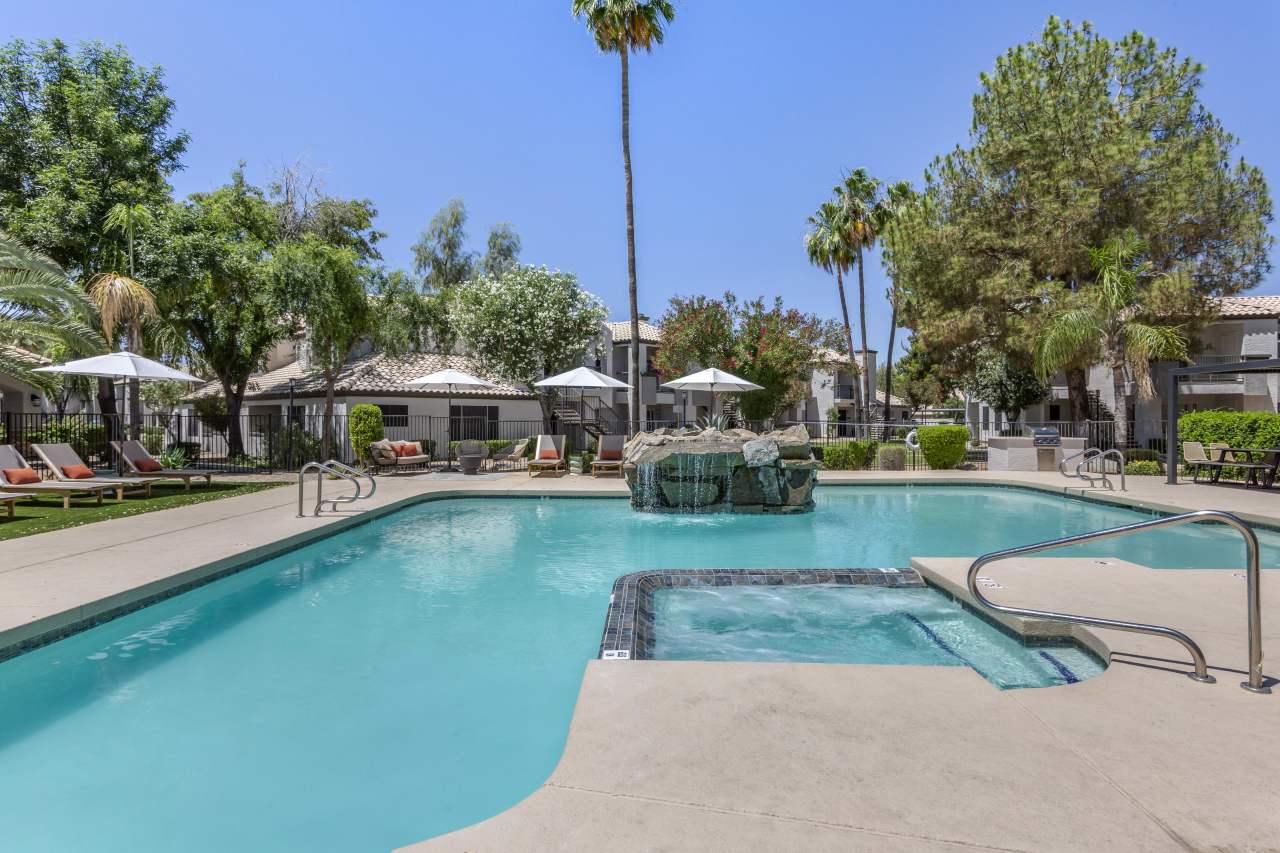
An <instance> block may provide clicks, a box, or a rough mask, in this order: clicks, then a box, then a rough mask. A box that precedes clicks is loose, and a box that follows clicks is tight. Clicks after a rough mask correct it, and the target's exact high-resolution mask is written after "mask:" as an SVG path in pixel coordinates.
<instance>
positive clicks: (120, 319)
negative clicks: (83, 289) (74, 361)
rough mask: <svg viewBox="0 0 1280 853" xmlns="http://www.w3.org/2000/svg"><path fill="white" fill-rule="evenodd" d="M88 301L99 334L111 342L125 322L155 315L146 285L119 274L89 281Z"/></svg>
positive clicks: (154, 305) (109, 273)
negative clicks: (93, 309) (99, 326)
mask: <svg viewBox="0 0 1280 853" xmlns="http://www.w3.org/2000/svg"><path fill="white" fill-rule="evenodd" d="M87 289H88V293H89V298H90V299H91V300H93V304H94V305H95V306H96V307H97V309H98V316H99V317H100V318H101V322H102V334H103V335H104V336H105V337H106V338H107V339H108V340H111V339H112V338H114V337H115V331H116V328H117V327H119V326H120V325H122V324H124V323H141V322H142V321H144V320H146V319H148V318H150V317H153V316H155V314H156V298H155V296H154V295H152V293H151V291H150V290H148V289H147V287H146V285H143V284H142V283H140V282H138V281H135V280H134V279H131V278H129V277H128V276H127V275H120V273H117V272H104V273H99V274H98V275H96V276H94V277H93V279H92V280H91V281H90V282H89V287H88V288H87Z"/></svg>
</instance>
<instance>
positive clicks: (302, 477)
mask: <svg viewBox="0 0 1280 853" xmlns="http://www.w3.org/2000/svg"><path fill="white" fill-rule="evenodd" d="M308 471H315V472H316V508H315V510H314V511H312V513H311V514H312V516H318V515H319V514H320V510H321V508H322V507H323V506H324V504H325V503H326V502H327V503H330V504H333V505H334V508H335V509H336V508H337V505H338V504H340V503H351V502H352V501H354V500H356V496H357V495H359V494H360V481H359V480H357V479H356V478H355V477H352V476H351V475H350V474H348V473H346V472H345V471H339V470H338V469H336V468H332V467H330V466H329V465H328V464H327V463H325V462H308V463H307V464H306V465H303V466H302V469H301V470H300V471H298V518H302V517H303V516H304V515H305V513H303V511H302V498H303V491H304V488H305V485H306V478H307V472H308ZM325 474H332V475H333V476H335V477H341V478H342V479H344V480H346V481H347V482H349V483H351V485H353V486H355V487H356V494H355V495H338V496H337V497H336V498H328V499H327V501H326V499H325V497H324V475H325Z"/></svg>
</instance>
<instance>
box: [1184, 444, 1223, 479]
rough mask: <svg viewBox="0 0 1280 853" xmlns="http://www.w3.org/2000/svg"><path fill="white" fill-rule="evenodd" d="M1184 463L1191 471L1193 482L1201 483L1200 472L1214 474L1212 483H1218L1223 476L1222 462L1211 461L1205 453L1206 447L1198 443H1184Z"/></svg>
mask: <svg viewBox="0 0 1280 853" xmlns="http://www.w3.org/2000/svg"><path fill="white" fill-rule="evenodd" d="M1182 461H1183V462H1184V463H1185V464H1186V466H1187V467H1188V468H1190V469H1191V482H1193V483H1198V482H1200V472H1201V471H1202V470H1204V469H1208V470H1210V471H1212V472H1213V480H1212V482H1215V483H1216V482H1218V478H1219V477H1221V476H1222V462H1221V461H1220V460H1214V459H1210V458H1209V457H1208V455H1207V454H1205V452H1204V445H1203V444H1201V443H1200V442H1198V441H1184V442H1182Z"/></svg>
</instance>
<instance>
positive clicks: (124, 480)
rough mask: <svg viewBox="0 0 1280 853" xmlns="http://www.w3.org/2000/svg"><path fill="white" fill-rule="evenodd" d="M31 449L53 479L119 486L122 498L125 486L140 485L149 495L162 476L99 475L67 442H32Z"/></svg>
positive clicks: (65, 481) (149, 495)
mask: <svg viewBox="0 0 1280 853" xmlns="http://www.w3.org/2000/svg"><path fill="white" fill-rule="evenodd" d="M31 449H32V450H34V451H35V452H36V455H37V456H39V457H40V458H41V459H43V460H44V464H45V465H46V466H48V468H49V472H50V473H51V474H53V476H54V479H56V480H59V481H61V482H64V483H76V484H80V483H102V484H105V485H109V486H119V487H120V488H119V489H118V490H117V493H118V494H119V496H120V499H121V500H124V487H125V486H141V487H142V491H143V494H145V495H146V496H147V497H151V487H152V486H153V485H155V484H156V483H158V482H160V481H161V480H162V479H164V478H163V477H99V476H98V475H97V474H95V473H94V472H93V469H91V468H90V467H89V466H88V465H86V464H84V461H83V460H82V459H81V458H80V456H79V454H77V453H76V452H75V450H73V449H72V448H71V445H69V444H33V445H31Z"/></svg>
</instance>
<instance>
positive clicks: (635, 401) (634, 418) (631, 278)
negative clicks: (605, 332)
mask: <svg viewBox="0 0 1280 853" xmlns="http://www.w3.org/2000/svg"><path fill="white" fill-rule="evenodd" d="M618 56H620V57H622V170H623V172H625V173H626V179H627V180H626V182H627V298H628V299H629V300H630V303H631V395H630V396H631V404H630V405H629V406H628V408H629V409H630V410H631V432H632V433H636V432H639V431H640V306H639V303H638V301H637V299H636V211H635V204H634V199H633V197H632V189H631V66H630V63H629V60H628V58H627V46H626V45H623V46H622V49H621V50H619V51H618Z"/></svg>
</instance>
